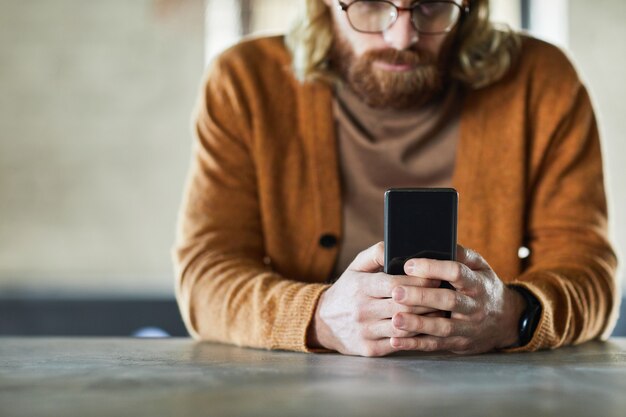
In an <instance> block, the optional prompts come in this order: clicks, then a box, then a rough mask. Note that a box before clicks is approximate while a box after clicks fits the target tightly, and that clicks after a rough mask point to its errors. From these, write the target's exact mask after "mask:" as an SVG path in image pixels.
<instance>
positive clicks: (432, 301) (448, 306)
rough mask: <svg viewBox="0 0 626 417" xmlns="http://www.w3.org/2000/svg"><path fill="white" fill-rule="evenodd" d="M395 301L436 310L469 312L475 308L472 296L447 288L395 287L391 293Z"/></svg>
mask: <svg viewBox="0 0 626 417" xmlns="http://www.w3.org/2000/svg"><path fill="white" fill-rule="evenodd" d="M391 295H392V297H393V300H394V301H395V302H397V303H400V304H404V305H410V306H421V307H430V308H433V309H436V310H443V311H452V312H455V313H461V314H470V313H472V312H474V310H475V309H476V301H474V299H473V298H471V297H469V296H467V295H465V294H463V293H461V292H458V291H454V290H449V289H447V288H420V287H396V288H394V289H393V291H392V293H391Z"/></svg>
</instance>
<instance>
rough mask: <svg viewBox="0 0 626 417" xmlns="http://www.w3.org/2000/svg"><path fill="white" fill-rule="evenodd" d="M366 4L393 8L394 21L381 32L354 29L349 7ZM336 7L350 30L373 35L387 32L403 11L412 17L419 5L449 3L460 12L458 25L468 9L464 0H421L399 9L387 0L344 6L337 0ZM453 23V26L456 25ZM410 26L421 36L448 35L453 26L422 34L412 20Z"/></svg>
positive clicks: (359, 0)
mask: <svg viewBox="0 0 626 417" xmlns="http://www.w3.org/2000/svg"><path fill="white" fill-rule="evenodd" d="M363 1H365V2H368V1H372V2H379V3H387V4H389V5H391V6H392V7H394V8H395V9H396V17H395V19H394V20H393V21H392V22H391V23H389V26H387V27H386V28H385V29H383V30H375V31H366V30H360V29H357V28H355V27H354V25H353V24H352V21H351V20H350V17H349V16H348V9H349V8H350V6H352V5H354V4H356V3H360V2H363ZM337 3H338V5H337V8H338V9H339V10H341V11H343V12H345V13H346V17H347V18H348V23H350V26H351V27H352V29H354V30H355V31H357V32H360V33H369V34H374V33H383V32H384V31H386V30H388V29H389V28H390V27H392V26H393V25H394V24H395V23H396V22H397V21H398V17H400V12H403V11H407V12H411V16H413V10H414V9H415V8H416V7H417V6H419V5H421V4H428V3H450V4H454V5H455V6H456V7H458V8H459V9H460V10H461V15H460V16H459V19H458V20H457V22H456V23H458V22H459V21H460V20H461V19H462V17H463V15H464V14H467V13H469V11H470V8H469V5H468V4H466V3H465V0H464V1H463V2H462V4H459V3H457V2H456V1H454V0H422V1H418V2H416V3H414V4H412V5H411V6H410V7H400V6H396V5H395V4H394V3H393V2H391V1H389V0H355V1H353V2H352V3H350V4H346V3H344V2H343V1H341V0H338V2H337ZM456 23H455V25H456ZM411 25H413V28H414V29H415V30H416V31H417V33H420V34H422V35H441V34H444V33H449V32H450V31H451V30H452V28H453V27H454V26H455V25H452V27H450V29H448V30H444V31H441V32H423V31H421V30H420V29H419V28H418V27H417V26H415V22H414V21H413V19H411Z"/></svg>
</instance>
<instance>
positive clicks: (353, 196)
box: [333, 87, 461, 279]
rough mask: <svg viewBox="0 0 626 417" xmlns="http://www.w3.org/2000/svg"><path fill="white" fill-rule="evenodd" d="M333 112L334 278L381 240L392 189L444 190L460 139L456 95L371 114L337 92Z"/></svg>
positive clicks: (351, 97)
mask: <svg viewBox="0 0 626 417" xmlns="http://www.w3.org/2000/svg"><path fill="white" fill-rule="evenodd" d="M335 93H336V94H335V98H334V102H333V112H334V116H335V123H336V129H337V139H338V148H339V149H338V150H339V167H340V174H341V181H342V197H343V236H342V242H341V248H340V252H339V257H338V259H337V264H336V266H335V272H334V274H333V275H334V278H335V279H336V278H337V277H339V276H340V275H341V274H342V273H343V271H344V270H345V269H346V268H347V267H348V265H349V264H350V262H352V260H353V259H354V258H355V256H356V255H357V254H358V253H359V252H360V251H362V250H363V249H365V248H367V247H369V246H371V245H373V244H374V243H376V242H378V241H381V240H383V195H384V192H385V190H387V189H388V188H392V187H449V186H451V183H452V174H453V171H454V161H455V154H456V146H457V142H458V138H459V119H460V109H461V105H460V104H461V103H460V93H459V91H458V90H457V89H456V88H451V89H450V90H449V91H448V92H447V93H446V94H444V95H442V96H441V97H440V98H438V99H437V100H435V101H433V102H432V103H429V104H428V105H426V106H423V107H420V108H417V109H407V110H393V109H373V108H371V107H368V106H367V105H366V104H364V103H363V102H361V101H360V100H359V98H358V97H357V96H356V95H355V94H354V93H353V92H352V91H351V90H350V89H349V88H348V87H338V88H337V90H336V92H335Z"/></svg>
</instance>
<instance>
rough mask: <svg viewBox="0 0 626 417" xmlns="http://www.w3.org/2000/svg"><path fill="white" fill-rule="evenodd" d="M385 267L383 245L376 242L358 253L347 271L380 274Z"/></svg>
mask: <svg viewBox="0 0 626 417" xmlns="http://www.w3.org/2000/svg"><path fill="white" fill-rule="evenodd" d="M384 265H385V244H384V243H383V242H378V243H376V244H375V245H373V246H370V247H369V248H367V249H365V250H364V251H362V252H360V253H359V254H358V255H357V256H356V258H354V261H352V263H351V264H350V266H348V269H350V270H352V271H357V272H380V271H381V270H382V269H383V266H384Z"/></svg>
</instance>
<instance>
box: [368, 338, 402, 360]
mask: <svg viewBox="0 0 626 417" xmlns="http://www.w3.org/2000/svg"><path fill="white" fill-rule="evenodd" d="M389 340H390V339H389V338H384V339H378V340H371V341H370V342H368V343H367V345H366V346H365V349H364V350H363V351H362V352H361V353H360V354H361V356H370V357H377V356H386V355H389V354H390V353H393V352H396V351H397V350H398V349H396V348H394V347H393V346H391V343H389Z"/></svg>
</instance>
